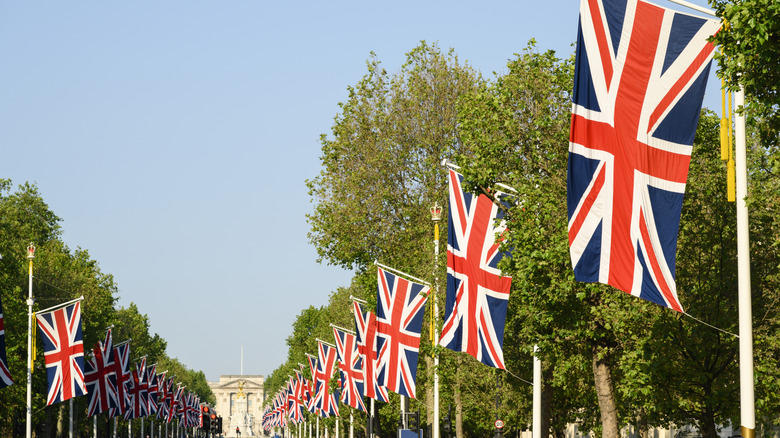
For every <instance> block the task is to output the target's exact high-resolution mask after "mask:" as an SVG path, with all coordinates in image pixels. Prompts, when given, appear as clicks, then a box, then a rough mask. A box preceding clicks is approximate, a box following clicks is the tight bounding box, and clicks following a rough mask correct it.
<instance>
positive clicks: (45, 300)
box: [0, 180, 214, 437]
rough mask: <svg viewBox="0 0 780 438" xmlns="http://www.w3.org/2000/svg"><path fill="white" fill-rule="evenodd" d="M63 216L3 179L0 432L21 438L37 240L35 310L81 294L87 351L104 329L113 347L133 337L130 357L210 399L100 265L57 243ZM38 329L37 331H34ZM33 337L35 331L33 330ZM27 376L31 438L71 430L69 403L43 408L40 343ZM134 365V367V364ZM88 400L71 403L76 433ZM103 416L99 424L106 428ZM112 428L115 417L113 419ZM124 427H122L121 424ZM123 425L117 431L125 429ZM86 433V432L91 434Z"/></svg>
mask: <svg viewBox="0 0 780 438" xmlns="http://www.w3.org/2000/svg"><path fill="white" fill-rule="evenodd" d="M61 235H62V229H61V226H60V218H58V217H57V216H56V214H55V213H54V212H53V211H52V210H51V209H50V208H49V207H48V205H47V204H46V202H45V201H44V199H43V198H42V196H41V195H40V193H39V192H38V189H37V187H36V186H35V185H31V184H29V183H25V184H22V185H20V186H18V187H17V188H16V189H14V187H13V185H12V182H11V181H10V180H0V254H2V259H0V293H1V294H2V304H3V311H4V322H5V336H6V338H5V341H6V352H7V356H8V366H9V369H10V371H11V375H12V378H13V379H14V382H15V383H14V384H13V385H11V386H9V387H7V388H5V389H3V390H0V412H2V414H1V415H0V435H2V436H20V435H23V434H24V429H25V415H26V413H25V410H26V394H27V391H26V380H27V374H26V371H25V370H26V366H27V365H26V364H27V304H26V300H27V294H28V271H27V258H26V257H27V251H26V248H27V245H28V244H29V243H30V242H34V244H35V246H36V247H37V250H36V252H35V260H34V277H35V278H34V282H33V287H34V289H33V294H34V297H35V305H34V310H37V309H43V308H47V307H51V306H53V305H56V304H58V303H62V302H65V301H68V300H71V299H73V298H76V297H78V296H80V295H84V301H83V302H82V331H83V336H84V352H85V354H86V355H88V354H90V352H91V349H92V346H93V345H95V343H97V342H98V340H103V338H104V336H105V330H106V328H107V327H109V326H110V325H112V324H113V325H114V328H113V338H114V342H115V343H116V342H122V341H124V340H127V339H132V343H131V346H130V351H131V360H132V359H133V358H138V357H142V356H144V355H145V356H146V357H147V363H150V364H151V363H158V367H157V369H158V370H161V371H162V370H168V371H169V375H176V380H177V381H180V382H182V383H183V384H185V385H187V388H188V389H189V390H191V391H192V392H196V393H197V394H198V395H199V396H200V398H201V400H208V401H210V402H211V403H213V402H214V396H213V394H212V393H211V390H210V388H209V387H208V384H207V382H206V377H205V375H204V374H203V372H201V371H195V370H192V369H189V368H187V367H186V366H185V365H184V364H182V363H181V362H180V361H179V360H178V359H176V358H172V357H169V356H168V355H167V354H166V347H167V343H166V341H165V340H164V339H163V338H162V337H160V336H159V335H158V334H157V333H150V331H149V318H148V316H147V315H145V314H143V313H141V312H140V311H139V309H138V307H137V306H136V305H135V304H133V303H130V305H129V306H128V307H120V306H118V305H117V300H118V297H119V287H118V285H117V284H116V282H115V281H114V278H113V276H112V275H110V274H106V273H104V272H102V271H101V270H100V268H99V266H98V263H97V261H95V260H93V259H92V258H91V257H90V256H89V253H88V252H87V251H86V250H84V249H81V248H78V249H76V250H71V249H70V248H68V246H67V245H66V244H65V243H64V242H63V241H62V238H61ZM33 327H35V326H33ZM35 335H36V336H38V334H37V332H36V333H35ZM37 349H38V351H37V360H36V361H35V364H34V370H33V373H32V396H33V402H32V403H33V412H32V414H33V424H34V434H35V436H36V437H54V436H62V433H63V430H64V431H65V432H66V433H67V430H68V424H67V422H68V412H67V406H68V403H59V404H56V405H52V406H48V407H45V406H46V393H47V390H46V388H47V382H46V369H45V364H44V361H43V347H42V343H38V346H37ZM131 366H132V364H131ZM86 402H87V400H86V397H78V398H76V399H75V403H74V407H75V409H74V417H75V419H76V422H77V425H78V431H79V432H82V433H85V434H86V433H87V432H88V431H91V428H92V421H91V420H90V421H84V420H85V416H86V412H87V403H86ZM104 416H105V415H102V416H101V420H100V422H99V424H101V425H103V426H101V430H103V429H102V427H107V426H106V424H107V419H105V418H102V417H104ZM111 423H113V420H112V421H111ZM120 424H124V422H120ZM126 429H127V428H126V427H124V428H120V430H126ZM90 433H91V432H90Z"/></svg>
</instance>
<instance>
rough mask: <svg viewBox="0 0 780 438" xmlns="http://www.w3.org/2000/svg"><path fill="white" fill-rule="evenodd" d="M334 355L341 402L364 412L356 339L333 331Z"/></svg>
mask: <svg viewBox="0 0 780 438" xmlns="http://www.w3.org/2000/svg"><path fill="white" fill-rule="evenodd" d="M333 336H334V337H335V338H336V354H337V356H338V360H339V370H340V371H341V402H342V403H344V404H346V405H348V406H351V407H353V408H355V409H360V410H361V411H363V412H366V405H365V404H364V403H363V358H362V357H360V352H359V351H358V349H357V338H356V337H355V335H353V334H351V333H347V332H345V331H342V330H339V329H337V328H334V329H333Z"/></svg>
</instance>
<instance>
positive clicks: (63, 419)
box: [57, 403, 68, 437]
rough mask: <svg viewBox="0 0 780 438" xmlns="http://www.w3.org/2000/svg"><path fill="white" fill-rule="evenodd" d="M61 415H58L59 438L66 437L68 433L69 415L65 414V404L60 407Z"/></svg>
mask: <svg viewBox="0 0 780 438" xmlns="http://www.w3.org/2000/svg"><path fill="white" fill-rule="evenodd" d="M58 411H59V414H58V415H57V416H58V418H57V436H58V437H64V436H67V432H68V426H67V424H68V420H67V415H66V414H65V403H60V406H59V409H58Z"/></svg>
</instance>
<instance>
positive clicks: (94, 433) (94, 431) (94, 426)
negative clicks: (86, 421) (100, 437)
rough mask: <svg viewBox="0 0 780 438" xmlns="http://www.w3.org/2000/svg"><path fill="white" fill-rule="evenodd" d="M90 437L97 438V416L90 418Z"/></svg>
mask: <svg viewBox="0 0 780 438" xmlns="http://www.w3.org/2000/svg"><path fill="white" fill-rule="evenodd" d="M92 437H93V438H97V415H95V416H93V417H92Z"/></svg>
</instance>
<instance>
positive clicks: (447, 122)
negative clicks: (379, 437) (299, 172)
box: [307, 42, 481, 409]
mask: <svg viewBox="0 0 780 438" xmlns="http://www.w3.org/2000/svg"><path fill="white" fill-rule="evenodd" d="M367 67H368V72H367V74H366V76H364V77H363V78H362V79H361V80H360V81H359V82H358V83H357V84H356V85H355V86H352V87H349V88H348V99H347V100H346V102H344V103H341V104H339V105H340V108H341V112H340V113H339V114H338V115H337V116H336V119H335V123H334V125H333V127H332V137H331V138H328V137H327V136H325V135H323V136H322V156H321V160H322V166H323V170H322V171H321V172H320V174H319V175H318V176H317V177H316V178H314V179H312V180H309V181H307V186H308V188H309V193H310V196H311V197H312V199H313V202H314V204H315V207H314V212H313V213H312V214H310V215H308V221H309V223H310V225H311V231H310V233H309V239H310V241H311V243H312V244H313V245H314V246H315V247H316V249H317V252H318V254H319V257H320V260H323V261H327V262H328V263H332V264H336V265H339V266H343V267H345V268H348V269H355V270H356V271H357V272H358V277H361V276H362V274H364V273H365V272H366V271H367V270H368V267H369V266H370V264H371V263H372V262H373V261H375V260H379V261H380V262H382V263H385V264H388V265H391V266H393V267H394V268H397V269H401V270H403V271H405V272H408V273H410V274H412V275H414V276H417V277H419V278H424V279H425V278H427V279H432V278H434V277H435V275H434V263H433V254H432V247H431V244H430V241H431V229H432V225H431V221H430V215H429V214H430V210H429V208H430V207H431V206H432V205H433V204H434V203H435V202H438V203H439V204H441V203H443V200H444V197H445V195H444V194H445V193H446V192H447V189H446V179H445V172H444V169H443V168H442V167H441V166H440V165H439V163H440V161H441V159H442V158H446V157H452V156H453V154H455V153H457V152H463V149H464V148H463V145H462V144H461V142H460V140H459V138H458V136H457V127H456V116H457V111H456V105H457V101H458V99H459V98H460V97H461V96H463V95H464V94H466V93H467V92H470V91H472V90H474V89H476V87H477V86H478V85H479V84H480V82H481V79H480V78H479V75H478V74H477V73H476V72H475V71H474V70H473V69H471V68H470V67H468V65H464V64H461V63H460V62H459V61H458V58H457V56H455V54H454V52H453V51H452V50H450V51H449V52H447V53H442V52H441V51H440V50H439V48H438V46H436V45H435V44H434V45H429V44H427V43H425V42H422V43H421V44H420V45H419V46H418V47H416V48H415V49H413V50H412V51H411V52H409V53H408V54H407V55H406V63H405V64H404V65H403V66H402V67H401V70H400V72H398V73H397V74H395V75H389V74H388V73H387V72H386V71H385V70H384V69H383V68H382V66H381V63H380V62H379V61H378V60H377V59H376V57H372V58H371V59H370V60H369V61H368V63H367ZM438 266H440V267H443V266H445V265H444V264H443V263H439V264H438ZM372 275H373V274H367V276H366V277H365V279H364V280H362V281H363V283H362V284H363V285H366V286H367V285H369V284H373V288H374V289H373V293H374V294H375V291H376V283H375V280H369V279H370V278H371V276H372ZM373 276H374V277H375V275H373ZM441 277H442V278H443V275H441ZM366 290H368V291H370V290H371V288H370V287H369V286H367V287H366ZM371 293H372V292H367V294H371ZM439 298H440V300H443V294H440V295H439ZM442 302H443V301H442ZM429 307H430V306H429ZM424 348H428V346H425V347H424ZM423 353H425V350H423ZM426 357H427V358H428V359H427V361H426V366H427V369H428V370H430V369H431V366H432V362H431V361H430V356H426ZM430 380H432V379H428V381H430ZM421 389H422V388H421ZM428 399H429V400H430V399H431V397H428ZM429 406H430V405H429ZM429 409H430V408H429Z"/></svg>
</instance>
